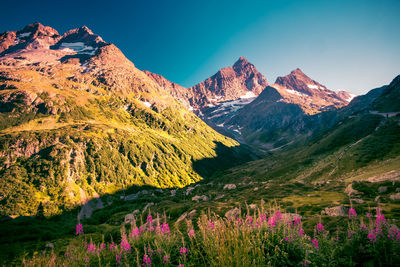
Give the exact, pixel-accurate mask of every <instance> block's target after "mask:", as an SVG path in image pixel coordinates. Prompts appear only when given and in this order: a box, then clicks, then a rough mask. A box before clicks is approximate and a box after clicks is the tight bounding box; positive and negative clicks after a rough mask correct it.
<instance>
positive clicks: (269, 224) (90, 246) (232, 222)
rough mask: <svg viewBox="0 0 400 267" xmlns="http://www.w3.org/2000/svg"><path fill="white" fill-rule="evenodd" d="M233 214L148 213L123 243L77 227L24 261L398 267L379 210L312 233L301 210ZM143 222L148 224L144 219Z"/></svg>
mask: <svg viewBox="0 0 400 267" xmlns="http://www.w3.org/2000/svg"><path fill="white" fill-rule="evenodd" d="M236 211H237V212H236V214H232V216H230V217H229V218H221V217H219V216H217V215H215V214H214V213H212V212H210V211H209V212H208V213H207V214H205V213H203V214H202V215H201V216H200V217H199V218H198V220H197V222H196V223H194V222H192V221H191V220H185V222H182V223H180V224H175V225H174V226H171V227H170V225H169V224H168V221H167V217H166V216H165V214H164V215H156V216H155V217H153V216H152V214H151V213H150V212H149V213H148V214H147V216H144V217H143V218H138V220H137V221H135V222H132V224H126V225H123V227H122V228H121V236H120V238H119V239H118V240H113V241H110V242H105V241H104V238H103V240H102V241H99V242H96V241H94V240H93V239H92V238H91V235H90V234H89V235H87V234H85V233H84V232H85V225H82V224H78V225H76V231H75V234H76V235H77V237H76V238H75V240H74V242H71V244H70V245H69V246H68V247H66V249H65V250H58V249H57V248H55V249H52V250H48V251H43V252H41V253H38V252H36V253H34V256H33V257H32V258H26V259H24V260H23V264H24V265H25V266H111V265H113V266H114V265H117V266H152V265H153V266H357V265H360V264H363V265H365V264H366V265H370V266H372V265H373V266H395V265H396V264H397V263H398V262H399V260H400V232H399V228H397V226H395V225H393V224H391V223H389V221H387V220H386V218H385V216H384V214H383V213H382V211H381V209H380V208H379V207H378V208H377V209H376V210H375V211H369V212H367V213H366V214H363V215H358V214H357V211H356V210H355V209H354V208H350V209H349V213H348V220H347V227H345V228H337V229H331V230H330V231H328V230H327V229H325V227H324V224H323V222H322V221H321V220H320V221H319V222H318V223H317V224H316V225H314V227H313V230H312V231H309V232H308V233H307V232H305V231H304V228H303V221H304V219H302V218H301V216H300V215H298V214H295V213H281V211H280V208H279V207H278V206H276V205H275V206H270V207H268V209H267V210H264V208H263V207H261V209H257V210H256V211H254V212H253V213H252V212H250V211H249V209H247V212H244V213H243V215H242V212H241V211H240V210H239V209H237V210H236ZM142 220H144V221H142Z"/></svg>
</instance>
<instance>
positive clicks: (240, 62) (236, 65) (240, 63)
mask: <svg viewBox="0 0 400 267" xmlns="http://www.w3.org/2000/svg"><path fill="white" fill-rule="evenodd" d="M248 64H250V63H249V61H248V60H247V59H246V58H245V57H243V56H241V57H240V58H239V59H238V60H237V61H236V62H235V63H234V64H233V69H235V70H236V69H242V68H243V67H244V66H246V65H248Z"/></svg>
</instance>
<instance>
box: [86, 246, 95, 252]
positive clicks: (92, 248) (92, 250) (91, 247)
mask: <svg viewBox="0 0 400 267" xmlns="http://www.w3.org/2000/svg"><path fill="white" fill-rule="evenodd" d="M87 251H88V252H89V253H94V252H96V246H95V245H93V244H89V245H87Z"/></svg>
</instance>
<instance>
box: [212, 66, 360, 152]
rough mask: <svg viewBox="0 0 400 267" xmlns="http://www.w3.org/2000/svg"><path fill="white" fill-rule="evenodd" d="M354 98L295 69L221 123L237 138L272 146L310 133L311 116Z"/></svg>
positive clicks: (312, 126)
mask: <svg viewBox="0 0 400 267" xmlns="http://www.w3.org/2000/svg"><path fill="white" fill-rule="evenodd" d="M351 97H352V96H351V95H350V94H349V93H347V92H345V91H341V92H340V93H336V92H334V91H331V90H329V89H327V88H326V87H325V86H324V85H322V84H320V83H318V82H316V81H315V80H312V79H311V78H309V77H308V76H307V75H305V74H304V73H303V71H301V70H300V69H295V70H293V71H292V72H291V73H290V74H288V75H286V76H283V77H278V78H277V79H276V82H275V83H274V84H271V85H270V86H268V87H267V88H266V89H265V90H264V91H263V92H262V93H261V94H260V95H259V96H258V97H257V98H256V99H255V100H254V101H252V102H251V103H249V104H247V105H246V106H244V107H243V108H241V109H240V110H238V111H237V112H236V113H235V114H234V116H232V117H231V118H228V119H227V120H226V121H223V122H220V123H221V125H223V126H224V128H225V129H228V130H230V132H231V133H233V136H234V137H235V138H236V139H237V140H240V141H242V142H245V143H254V144H263V145H262V146H264V147H266V148H269V149H272V148H274V147H276V146H280V145H284V144H287V143H290V142H293V141H294V140H296V138H298V137H300V136H307V135H309V134H311V132H312V131H313V129H314V127H315V126H314V125H315V120H314V119H312V118H311V116H312V115H315V114H319V113H321V112H325V111H330V110H336V109H338V108H341V107H343V106H346V105H347V104H348V99H350V98H351Z"/></svg>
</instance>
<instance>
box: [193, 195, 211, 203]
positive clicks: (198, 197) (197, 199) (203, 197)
mask: <svg viewBox="0 0 400 267" xmlns="http://www.w3.org/2000/svg"><path fill="white" fill-rule="evenodd" d="M192 200H193V201H197V202H198V201H199V200H203V201H207V200H208V197H207V196H206V195H202V196H194V197H192Z"/></svg>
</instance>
